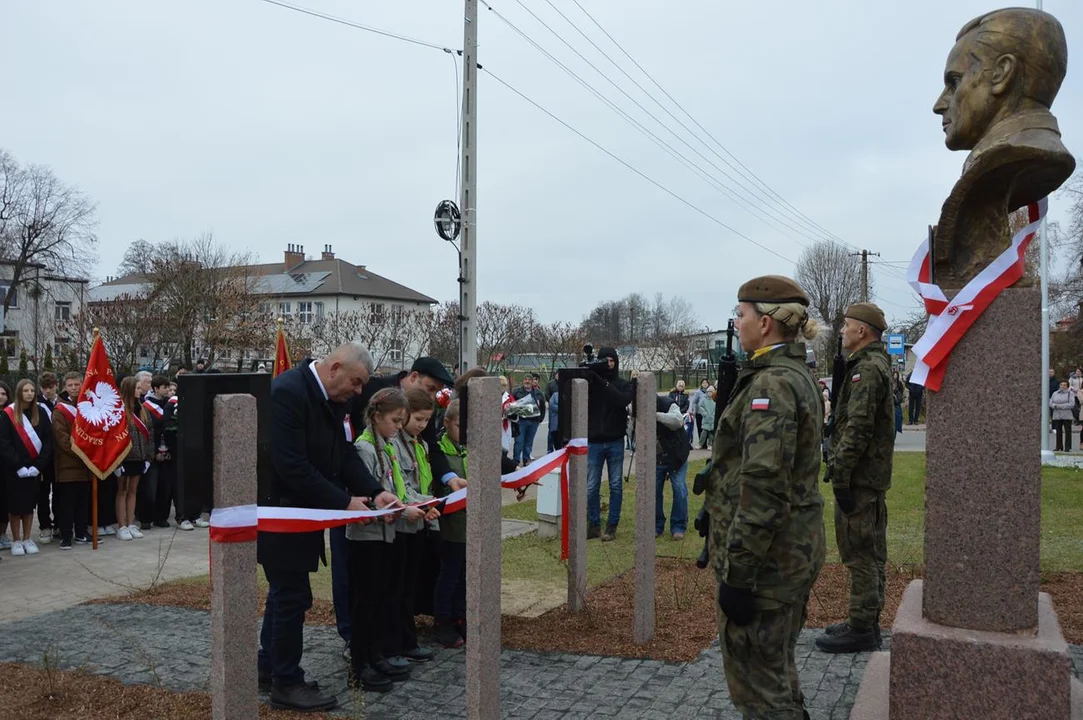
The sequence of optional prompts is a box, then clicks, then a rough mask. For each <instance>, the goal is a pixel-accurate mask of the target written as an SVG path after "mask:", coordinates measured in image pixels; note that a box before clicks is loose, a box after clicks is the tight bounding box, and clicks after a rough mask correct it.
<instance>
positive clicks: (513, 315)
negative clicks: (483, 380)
mask: <svg viewBox="0 0 1083 720" xmlns="http://www.w3.org/2000/svg"><path fill="white" fill-rule="evenodd" d="M536 324H537V321H536V320H535V319H534V311H533V310H532V309H530V308H527V307H523V306H522V305H501V304H499V303H494V302H490V301H486V302H483V303H482V304H481V305H479V306H478V325H477V332H478V364H479V365H482V366H484V367H487V368H489V369H493V368H495V367H498V366H501V365H504V364H506V363H507V361H508V358H509V357H511V356H513V355H519V354H521V353H522V352H523V351H524V350H525V349H526V348H527V346H528V344H529V339H530V336H531V335H532V334H533V330H534V326H535V325H536Z"/></svg>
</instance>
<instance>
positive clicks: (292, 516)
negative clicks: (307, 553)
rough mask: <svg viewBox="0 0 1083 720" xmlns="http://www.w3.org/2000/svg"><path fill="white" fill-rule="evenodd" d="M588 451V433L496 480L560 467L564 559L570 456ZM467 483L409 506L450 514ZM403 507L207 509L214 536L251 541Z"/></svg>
mask: <svg viewBox="0 0 1083 720" xmlns="http://www.w3.org/2000/svg"><path fill="white" fill-rule="evenodd" d="M586 453H587V439H586V438H572V439H571V440H569V441H568V444H567V445H566V446H564V447H563V448H562V449H560V450H554V451H553V452H551V453H549V454H547V455H545V456H544V457H541V458H538V459H537V460H535V461H534V462H532V463H530V465H528V466H526V467H525V468H521V469H519V470H516V471H514V472H510V473H508V474H507V475H504V476H502V477H501V478H500V486H501V487H503V488H506V489H510V490H515V489H518V488H521V487H526V486H527V485H531V484H533V483H536V482H538V481H539V480H541V479H542V478H543V477H545V476H546V475H547V474H549V473H550V472H552V471H553V470H555V469H556V468H558V467H559V468H560V502H561V508H562V511H561V543H560V546H561V547H560V558H561V560H567V559H568V513H567V512H564V511H563V508H566V507H568V460H569V459H570V458H571V456H572V455H585V454H586ZM466 491H467V488H463V489H462V490H456V491H455V492H453V493H451V494H450V495H447V496H445V497H443V498H433V499H432V500H426V501H425V502H421V503H415V504H412V505H411V506H410V507H416V508H428V507H432V506H436V505H442V506H443V507H442V508H441V514H443V515H450V514H451V513H454V512H458V511H460V510H465V509H466ZM396 512H401V508H384V509H381V510H357V511H354V510H320V509H317V508H291V507H258V506H256V505H234V506H232V507H224V508H214V510H212V511H211V520H210V522H211V527H210V538H211V540H212V541H214V542H254V541H255V540H256V533H257V532H260V531H261V532H279V533H295V532H313V531H319V530H326V529H328V528H333V527H339V526H341V525H349V524H351V523H355V522H357V521H359V520H364V519H372V518H378V517H383V516H384V515H391V514H393V513H396Z"/></svg>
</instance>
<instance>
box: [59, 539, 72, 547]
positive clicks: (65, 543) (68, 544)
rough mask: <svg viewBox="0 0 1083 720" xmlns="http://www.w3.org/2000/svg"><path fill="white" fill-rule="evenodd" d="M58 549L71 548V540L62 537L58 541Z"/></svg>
mask: <svg viewBox="0 0 1083 720" xmlns="http://www.w3.org/2000/svg"><path fill="white" fill-rule="evenodd" d="M60 549H61V550H71V540H67V539H62V540H61V541H60Z"/></svg>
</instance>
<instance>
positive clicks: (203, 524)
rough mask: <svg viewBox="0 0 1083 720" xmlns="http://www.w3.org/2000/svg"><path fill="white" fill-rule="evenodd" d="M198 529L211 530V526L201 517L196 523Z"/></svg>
mask: <svg viewBox="0 0 1083 720" xmlns="http://www.w3.org/2000/svg"><path fill="white" fill-rule="evenodd" d="M194 523H195V526H196V527H197V528H209V527H210V526H211V524H210V523H209V522H207V521H206V520H204V519H203V518H201V517H197V518H196V519H195V521H194Z"/></svg>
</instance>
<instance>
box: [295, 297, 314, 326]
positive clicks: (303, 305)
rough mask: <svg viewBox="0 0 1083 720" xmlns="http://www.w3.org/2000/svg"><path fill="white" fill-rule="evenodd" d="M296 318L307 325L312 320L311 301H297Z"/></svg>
mask: <svg viewBox="0 0 1083 720" xmlns="http://www.w3.org/2000/svg"><path fill="white" fill-rule="evenodd" d="M297 319H298V320H300V321H301V323H302V324H304V325H308V324H310V323H311V322H312V303H310V302H299V303H297Z"/></svg>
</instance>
